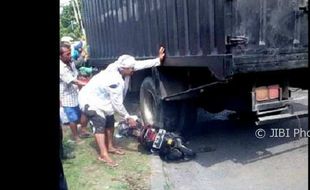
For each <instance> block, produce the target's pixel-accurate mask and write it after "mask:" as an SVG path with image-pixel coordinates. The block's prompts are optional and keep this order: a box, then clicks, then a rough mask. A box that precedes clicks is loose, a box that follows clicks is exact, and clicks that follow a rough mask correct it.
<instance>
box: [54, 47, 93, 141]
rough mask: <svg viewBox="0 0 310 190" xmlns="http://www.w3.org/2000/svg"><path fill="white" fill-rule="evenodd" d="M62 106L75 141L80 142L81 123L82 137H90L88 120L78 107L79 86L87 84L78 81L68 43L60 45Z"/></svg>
mask: <svg viewBox="0 0 310 190" xmlns="http://www.w3.org/2000/svg"><path fill="white" fill-rule="evenodd" d="M59 55H60V64H59V65H60V104H61V106H62V107H63V108H64V112H65V113H66V115H67V118H68V120H69V122H70V124H69V126H70V128H71V131H72V135H73V140H75V141H80V137H79V135H78V129H77V124H78V123H81V130H80V131H81V132H80V136H81V137H87V136H89V135H90V133H89V132H87V129H86V127H87V122H88V121H87V118H86V117H85V115H84V114H82V113H81V110H80V109H79V105H78V86H84V85H85V84H86V82H83V81H80V80H78V79H77V75H78V71H77V69H76V68H75V65H74V63H73V62H72V61H71V49H70V45H69V44H67V43H61V44H60V52H59Z"/></svg>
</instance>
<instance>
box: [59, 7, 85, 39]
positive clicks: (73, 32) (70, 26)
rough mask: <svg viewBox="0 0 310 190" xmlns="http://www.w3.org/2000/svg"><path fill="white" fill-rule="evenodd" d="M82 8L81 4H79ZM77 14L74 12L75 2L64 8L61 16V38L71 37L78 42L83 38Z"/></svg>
mask: <svg viewBox="0 0 310 190" xmlns="http://www.w3.org/2000/svg"><path fill="white" fill-rule="evenodd" d="M78 4H79V6H80V3H78ZM78 19H79V18H78V17H77V15H76V13H75V12H74V7H73V2H71V3H70V4H68V5H65V6H64V7H63V11H62V12H61V14H60V21H59V22H60V23H59V26H60V27H59V28H60V31H59V32H60V37H62V36H70V37H72V38H73V39H74V40H78V39H80V38H81V37H82V36H83V32H82V29H81V23H80V22H79V20H78Z"/></svg>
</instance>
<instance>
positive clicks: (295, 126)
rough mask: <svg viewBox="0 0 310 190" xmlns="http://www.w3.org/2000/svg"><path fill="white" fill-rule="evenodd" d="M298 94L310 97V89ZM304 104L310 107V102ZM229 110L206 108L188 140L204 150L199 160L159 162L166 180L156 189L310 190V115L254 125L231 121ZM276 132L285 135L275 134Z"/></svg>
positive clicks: (198, 157) (193, 147)
mask: <svg viewBox="0 0 310 190" xmlns="http://www.w3.org/2000/svg"><path fill="white" fill-rule="evenodd" d="M296 96H300V97H303V96H307V92H305V91H303V92H297V93H296ZM302 104H303V105H304V108H306V109H307V102H306V101H303V102H302ZM299 106H300V105H299ZM229 114H230V112H228V111H224V112H222V113H219V114H208V113H206V112H203V111H201V110H200V114H199V121H198V123H197V125H196V126H195V128H196V130H195V132H194V134H193V135H192V136H191V137H190V138H189V141H188V146H189V147H190V148H192V149H193V150H195V151H196V152H198V153H197V158H196V159H194V160H192V161H189V162H183V163H166V162H162V161H155V162H154V161H153V163H155V164H157V166H154V168H155V169H157V170H160V169H158V168H161V169H162V171H161V172H162V174H161V175H162V176H163V177H161V182H160V180H158V179H156V176H155V177H154V176H153V181H154V180H155V181H156V180H157V183H159V182H160V183H162V184H164V185H162V186H159V185H158V184H157V185H156V184H155V185H154V182H153V189H177V190H183V189H184V190H191V189H193V190H200V189H202V190H205V189H208V190H213V189H214V190H222V189H227V190H250V189H259V190H268V189H270V190H271V189H281V190H291V189H294V190H306V189H308V139H307V138H306V137H307V133H306V132H307V131H308V117H304V118H296V119H291V120H286V121H282V122H278V123H275V124H268V125H264V126H254V125H251V124H249V123H243V122H240V121H237V120H229V119H228V118H229V117H228V115H229ZM258 129H259V130H260V131H262V130H264V131H265V133H263V132H259V133H256V134H260V135H261V136H262V134H265V137H261V136H260V138H257V137H256V136H255V132H256V131H257V130H258ZM276 130H277V131H278V132H279V130H282V133H276V134H274V131H276ZM309 135H310V132H309V133H308V136H309ZM154 159H158V158H155V157H154ZM157 176H159V177H160V175H159V172H158V173H157ZM155 183H156V182H155Z"/></svg>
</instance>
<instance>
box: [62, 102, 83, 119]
mask: <svg viewBox="0 0 310 190" xmlns="http://www.w3.org/2000/svg"><path fill="white" fill-rule="evenodd" d="M63 108H64V112H65V113H66V115H67V118H68V120H69V122H70V123H78V122H80V118H81V110H80V107H79V106H75V107H63Z"/></svg>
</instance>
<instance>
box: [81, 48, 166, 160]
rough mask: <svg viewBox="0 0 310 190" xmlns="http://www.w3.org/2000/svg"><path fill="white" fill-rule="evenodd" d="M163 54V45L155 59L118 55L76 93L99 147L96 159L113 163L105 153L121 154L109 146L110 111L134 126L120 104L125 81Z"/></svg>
mask: <svg viewBox="0 0 310 190" xmlns="http://www.w3.org/2000/svg"><path fill="white" fill-rule="evenodd" d="M164 56H165V53H164V48H163V47H161V48H160V50H159V58H156V59H150V60H145V61H136V60H135V58H134V57H132V56H129V55H122V56H120V57H119V58H118V60H117V61H116V62H114V63H112V64H110V65H109V66H108V67H107V68H106V69H105V70H103V71H101V72H100V73H98V74H97V75H95V76H93V77H92V78H91V79H90V81H89V82H88V83H87V85H86V86H84V87H83V88H82V89H81V91H80V93H79V103H80V107H81V109H82V110H83V111H84V113H85V114H86V115H87V117H88V119H89V120H90V121H91V122H92V123H93V126H94V128H95V140H96V142H97V145H98V146H99V149H100V155H99V157H98V159H99V160H101V161H103V162H105V163H107V164H108V165H109V166H117V163H116V162H115V161H113V160H112V159H111V158H110V156H109V154H108V153H114V154H124V151H122V150H121V149H119V148H116V147H115V146H114V145H113V141H112V139H113V133H114V114H115V113H117V114H118V115H119V116H120V117H119V118H120V119H121V120H122V121H125V120H126V121H127V122H128V124H129V125H130V126H132V127H134V126H136V124H137V123H136V121H135V119H134V117H132V116H130V115H129V114H128V112H127V110H126V109H125V107H124V105H123V100H124V97H125V95H126V92H127V89H128V82H129V78H130V76H131V75H133V73H134V71H136V70H139V69H144V68H149V67H153V66H158V65H160V62H161V61H163V59H164Z"/></svg>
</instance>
